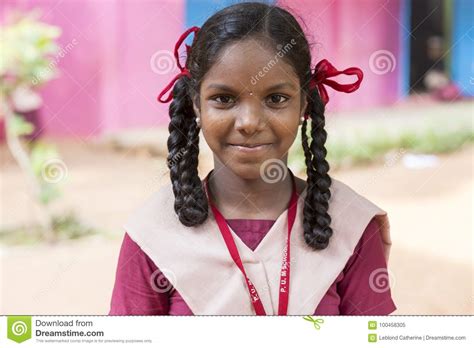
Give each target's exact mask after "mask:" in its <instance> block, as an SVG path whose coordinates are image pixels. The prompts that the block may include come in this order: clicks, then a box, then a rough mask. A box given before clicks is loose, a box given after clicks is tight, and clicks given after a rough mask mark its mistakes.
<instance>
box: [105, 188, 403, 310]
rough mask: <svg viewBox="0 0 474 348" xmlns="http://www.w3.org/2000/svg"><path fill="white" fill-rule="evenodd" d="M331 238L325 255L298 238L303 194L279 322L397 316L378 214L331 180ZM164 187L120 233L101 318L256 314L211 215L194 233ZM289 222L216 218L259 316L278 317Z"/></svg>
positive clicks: (385, 226) (386, 240) (385, 230)
mask: <svg viewBox="0 0 474 348" xmlns="http://www.w3.org/2000/svg"><path fill="white" fill-rule="evenodd" d="M330 191H331V198H330V200H329V211H328V213H329V215H330V216H331V219H332V221H331V228H332V229H333V232H334V233H333V236H332V237H331V239H330V241H329V245H328V247H327V248H326V249H324V250H317V251H315V250H313V249H311V248H310V247H309V246H307V244H306V243H305V241H304V237H303V226H302V224H303V214H302V213H303V206H304V199H305V196H306V191H305V190H302V192H301V193H300V194H299V195H298V197H297V200H296V201H295V202H296V216H295V218H294V225H293V227H292V229H291V231H292V232H291V237H290V244H289V245H290V248H289V250H291V256H290V258H289V260H288V265H289V270H291V273H290V272H288V273H289V274H291V277H289V281H288V287H287V291H288V294H287V304H286V308H285V311H284V313H286V314H288V315H313V314H318V315H337V314H341V315H387V314H390V313H392V312H393V311H394V310H396V306H395V304H394V302H393V300H392V297H391V291H390V286H389V283H388V273H387V263H388V258H389V254H390V246H391V240H390V226H389V220H388V217H387V213H386V212H385V211H384V210H383V209H381V208H380V207H378V206H377V205H375V204H374V203H372V202H371V201H369V200H368V199H366V198H365V197H363V196H361V195H359V194H358V193H357V192H355V191H354V190H352V189H351V188H350V187H348V186H347V185H345V184H344V183H342V182H341V181H338V180H336V179H332V185H331V188H330ZM173 204H174V194H173V191H172V188H171V184H168V185H166V186H164V187H163V188H161V189H160V190H159V191H157V192H156V193H155V194H153V195H152V196H151V197H150V198H149V199H148V200H147V202H146V203H145V204H144V205H143V206H141V207H140V208H139V209H137V210H136V211H135V213H134V214H132V216H131V217H130V219H129V220H128V222H127V223H126V224H125V225H124V227H125V231H126V234H125V236H124V239H123V243H122V247H121V251H120V256H119V260H118V265H117V272H116V279H115V285H114V289H113V294H112V300H111V307H110V311H109V314H110V315H192V314H194V315H255V314H256V311H257V310H256V307H255V301H253V300H251V294H249V287H248V283H247V282H246V277H245V276H244V275H243V273H242V272H241V270H240V269H239V267H238V266H237V265H236V263H235V262H234V260H233V258H232V257H231V255H230V254H229V249H228V248H227V246H226V243H227V242H226V241H225V240H224V238H223V234H221V230H220V229H219V226H218V224H217V223H216V216H215V214H213V211H212V210H211V208H210V209H209V214H208V218H207V220H206V221H205V222H204V223H203V224H201V225H199V226H194V227H186V226H184V225H182V224H181V222H180V221H179V219H178V217H177V216H176V213H175V211H174V208H173ZM288 218H289V214H288V212H287V211H285V212H283V213H282V214H281V215H280V216H279V217H278V218H277V219H276V220H275V221H273V220H255V219H254V220H252V219H229V220H225V222H226V224H227V226H228V227H229V230H230V233H231V235H232V239H233V241H234V242H235V246H236V248H237V250H238V254H239V255H240V259H241V262H242V265H243V268H244V269H245V272H246V276H247V277H248V279H250V280H251V283H252V286H254V288H255V289H256V291H258V300H259V302H260V303H261V305H262V307H263V309H264V313H265V314H266V315H276V314H278V313H279V311H280V309H281V296H282V295H281V292H282V291H283V290H282V285H281V284H282V268H281V267H282V253H283V252H284V251H285V250H286V249H285V246H286V242H287V232H286V231H287V226H288Z"/></svg>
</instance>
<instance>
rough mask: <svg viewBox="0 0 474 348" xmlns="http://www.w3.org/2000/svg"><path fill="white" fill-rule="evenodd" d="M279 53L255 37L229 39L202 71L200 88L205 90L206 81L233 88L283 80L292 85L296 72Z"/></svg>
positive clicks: (296, 82) (254, 88) (296, 81)
mask: <svg viewBox="0 0 474 348" xmlns="http://www.w3.org/2000/svg"><path fill="white" fill-rule="evenodd" d="M278 52H280V54H279V55H277V53H278ZM283 57H284V53H283V51H278V50H277V48H276V47H275V48H272V47H269V46H268V45H263V44H262V42H261V41H257V40H255V39H247V40H244V41H239V42H236V43H232V44H230V45H228V46H226V47H225V48H224V49H223V50H222V51H221V52H220V54H219V56H218V58H217V59H216V62H215V63H214V64H213V65H212V67H211V68H210V69H209V71H208V72H207V74H206V75H205V77H204V80H203V81H202V88H203V90H205V89H206V88H208V87H209V85H210V84H216V83H217V84H225V85H227V86H230V87H232V88H234V89H236V90H245V89H246V90H252V91H257V90H259V89H262V90H264V89H266V88H267V87H270V86H272V85H275V84H280V83H285V82H287V83H291V84H292V85H294V86H295V88H296V87H298V86H299V79H298V76H297V75H296V73H295V72H294V70H293V67H292V66H291V65H290V64H288V63H287V62H286V61H285V60H284V59H283Z"/></svg>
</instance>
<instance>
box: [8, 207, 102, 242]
mask: <svg viewBox="0 0 474 348" xmlns="http://www.w3.org/2000/svg"><path fill="white" fill-rule="evenodd" d="M52 222H53V229H54V234H55V236H56V241H60V240H69V239H78V238H82V237H87V236H92V235H96V234H98V233H99V232H100V231H98V230H96V229H94V228H92V227H89V226H85V225H84V224H82V223H81V222H80V220H79V219H78V218H77V217H76V216H75V215H74V213H72V212H69V213H66V214H64V215H59V216H54V217H53V219H52ZM43 232H44V231H42V229H41V226H37V225H36V226H23V227H17V228H10V229H2V230H0V243H2V244H8V245H19V244H27V245H33V244H36V243H38V241H41V240H42V239H43Z"/></svg>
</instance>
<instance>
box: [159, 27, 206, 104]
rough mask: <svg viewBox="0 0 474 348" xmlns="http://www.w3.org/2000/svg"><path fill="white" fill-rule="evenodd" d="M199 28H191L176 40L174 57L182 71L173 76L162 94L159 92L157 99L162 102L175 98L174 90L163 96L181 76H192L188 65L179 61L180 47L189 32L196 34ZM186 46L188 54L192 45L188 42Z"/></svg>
mask: <svg viewBox="0 0 474 348" xmlns="http://www.w3.org/2000/svg"><path fill="white" fill-rule="evenodd" d="M199 29H200V28H199V27H192V28H189V29H188V30H186V31H185V32H184V33H183V34H181V36H180V37H179V39H178V41H177V42H176V45H175V46H174V58H175V59H176V65H177V66H178V68H179V70H180V73H179V74H178V75H176V76H175V77H173V79H172V80H171V81H170V83H168V85H166V87H165V88H164V89H163V90H162V91H161V92H160V94H158V98H157V99H158V101H159V102H160V103H168V102H169V101H170V100H171V99H173V91H171V92H170V94H168V96H167V97H166V98H165V99H163V96H164V95H165V94H166V92H168V91H169V90H170V89H171V88H172V87H173V85H174V84H175V82H176V81H177V80H178V79H179V78H181V77H182V76H189V77H191V73H190V72H189V70H188V69H187V68H186V65H185V66H182V65H181V62H180V61H179V48H180V47H181V44H182V43H183V42H184V40H186V38H187V37H188V36H189V34H191V33H192V32H194V35H196V34H197V33H198V31H199ZM185 46H186V54H187V55H189V53H190V52H191V46H189V45H186V44H185Z"/></svg>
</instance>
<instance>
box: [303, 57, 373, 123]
mask: <svg viewBox="0 0 474 348" xmlns="http://www.w3.org/2000/svg"><path fill="white" fill-rule="evenodd" d="M342 74H344V75H356V76H357V81H356V82H354V83H350V84H347V85H341V84H339V83H337V82H336V81H334V80H329V79H328V78H329V77H334V76H337V75H342ZM363 77H364V73H363V72H362V70H360V69H359V68H356V67H351V68H347V69H345V70H343V71H339V70H337V69H336V68H335V67H334V66H333V65H332V64H331V63H329V61H328V60H327V59H323V60H321V61H320V62H319V63H318V64H317V65H316V67H315V68H314V73H313V76H312V77H311V80H310V82H309V88H310V89H314V88H317V89H318V92H319V95H320V96H321V99H322V101H323V103H324V105H326V104H327V103H328V101H329V95H328V92H327V91H326V87H325V86H324V85H328V86H329V87H332V88H333V89H335V90H336V91H339V92H344V93H352V92H354V91H356V90H357V89H358V88H359V86H360V83H361V82H362V78H363ZM305 118H306V119H307V118H308V116H307V115H306V116H305Z"/></svg>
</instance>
